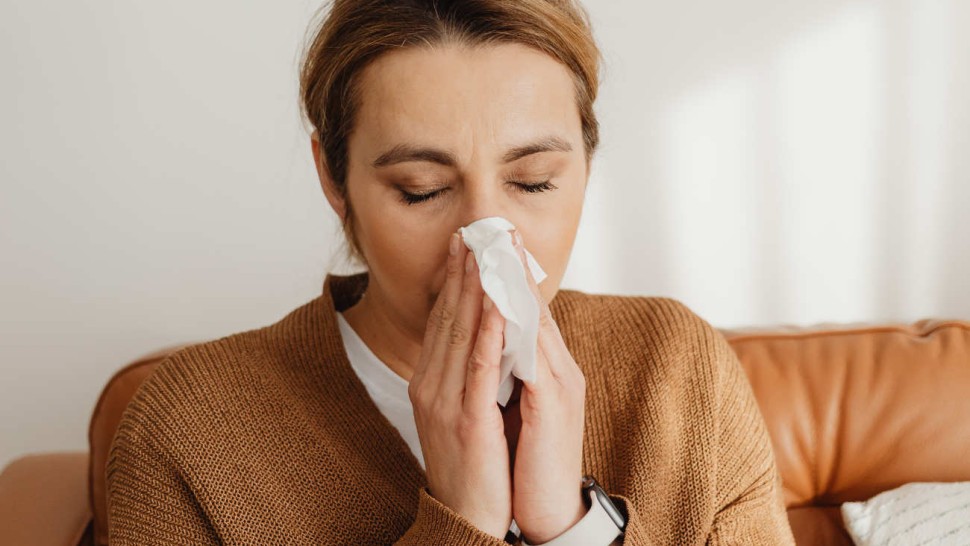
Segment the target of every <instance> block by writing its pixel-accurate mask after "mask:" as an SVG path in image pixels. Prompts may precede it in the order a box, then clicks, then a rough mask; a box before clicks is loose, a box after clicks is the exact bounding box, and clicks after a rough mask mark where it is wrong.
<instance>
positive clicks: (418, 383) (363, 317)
mask: <svg viewBox="0 0 970 546" xmlns="http://www.w3.org/2000/svg"><path fill="white" fill-rule="evenodd" d="M598 61H599V52H598V50H597V48H596V45H595V43H594V41H593V39H592V35H591V31H590V29H589V24H588V18H587V17H586V14H585V12H584V11H583V9H582V8H581V7H580V6H578V5H576V4H575V3H573V2H572V1H570V0H515V1H512V0H454V1H446V0H437V1H435V0H395V1H388V0H336V2H335V3H334V4H333V6H332V9H331V10H330V11H329V14H328V15H327V17H326V19H324V21H323V22H322V24H321V26H320V27H319V29H318V30H317V32H316V34H315V36H314V38H313V40H312V41H311V43H310V47H309V48H308V49H307V51H306V55H305V59H304V63H303V71H302V78H301V90H302V98H303V101H304V105H303V106H304V107H305V112H306V115H307V117H308V118H309V120H310V122H311V123H312V124H313V126H314V131H313V135H312V137H311V148H312V152H313V158H314V161H315V164H316V166H317V172H318V174H319V178H320V182H321V185H322V188H323V191H324V194H325V195H326V198H327V200H328V202H329V203H330V205H331V207H332V208H333V209H334V211H335V212H336V214H337V215H338V217H339V218H340V219H341V220H342V225H343V229H344V233H345V235H346V238H347V241H348V243H349V246H350V248H351V252H352V253H353V255H354V256H356V257H357V258H358V259H359V260H360V261H361V262H362V263H363V264H365V265H366V272H364V273H358V274H355V275H334V274H328V275H327V276H326V280H325V282H324V287H323V292H322V294H321V295H320V296H319V297H317V298H315V299H313V300H312V301H310V302H308V303H306V304H305V305H302V306H300V307H299V308H297V309H295V310H293V311H292V312H291V313H289V314H288V315H287V316H286V317H284V318H283V319H281V320H280V321H278V322H276V323H274V324H272V325H269V326H266V327H263V328H258V329H254V330H251V331H247V332H242V333H239V334H235V335H232V336H228V337H225V338H222V339H219V340H214V341H210V342H207V343H203V344H199V345H195V346H192V347H189V348H186V349H183V350H181V351H179V352H177V353H175V354H174V355H172V356H170V357H169V358H168V359H167V360H166V361H165V362H163V363H162V364H161V365H160V366H159V367H158V368H157V369H156V371H155V373H154V374H153V375H152V376H151V377H150V378H149V379H148V380H147V381H146V382H145V383H144V384H143V385H142V387H141V388H140V389H139V391H138V392H137V393H136V395H135V397H134V399H133V400H132V402H131V404H130V405H129V407H128V408H127V410H126V412H125V414H124V417H123V419H122V423H121V425H120V427H119V430H118V433H117V436H116V438H115V442H114V445H113V449H112V452H111V457H110V459H109V462H108V469H107V479H108V485H109V511H110V537H111V541H112V543H117V544H160V543H165V544H219V543H227V544H281V543H287V544H390V543H394V544H402V545H411V544H413V545H418V544H422V545H424V544H454V545H458V544H473V545H499V544H506V543H508V542H517V541H521V542H522V543H523V544H544V543H549V544H555V545H560V544H561V545H566V544H570V543H572V544H575V543H577V541H578V540H580V539H579V538H578V537H587V538H586V539H585V541H584V542H581V543H583V544H589V543H590V541H592V542H596V541H599V540H600V539H599V538H589V537H592V536H593V535H590V534H586V535H582V534H581V533H583V532H587V533H588V532H590V531H589V529H591V528H592V527H593V524H592V523H590V522H591V521H593V519H594V515H596V514H598V515H596V517H598V518H599V519H598V520H597V521H599V525H600V527H599V529H600V531H599V532H602V530H603V529H605V528H606V527H604V525H606V526H608V525H610V524H612V523H615V525H616V528H615V529H613V531H615V532H612V533H610V534H600V535H596V536H598V537H600V538H602V537H606V538H602V540H601V541H600V542H599V543H600V544H603V545H606V544H610V543H612V544H627V545H635V546H639V545H647V544H697V543H708V544H792V543H793V542H794V541H793V539H792V536H791V531H790V529H789V527H788V523H787V518H786V513H785V509H784V506H783V503H782V500H781V487H780V480H779V475H778V472H777V469H776V467H775V463H774V458H773V455H772V450H771V444H770V440H769V437H768V435H767V433H766V429H765V425H764V421H763V419H762V417H761V414H760V413H759V410H758V407H757V405H756V403H755V401H754V398H753V395H752V391H751V389H750V387H749V386H748V384H747V382H746V380H745V376H744V373H743V371H742V370H741V367H740V364H739V363H738V361H737V359H736V357H735V355H734V353H733V352H732V350H731V348H730V347H729V346H728V345H727V343H726V342H725V340H724V338H723V337H722V336H721V335H719V334H718V333H717V331H716V330H714V329H713V328H712V327H711V326H710V325H709V324H707V323H706V322H705V321H703V320H702V319H700V318H699V317H697V316H696V315H694V314H693V313H691V312H690V310H688V309H687V308H685V307H684V306H683V305H682V304H680V303H678V302H677V301H674V300H670V299H665V298H653V297H643V296H612V295H595V294H587V293H585V292H581V291H577V290H567V289H563V290H560V289H559V284H560V281H561V279H562V276H563V273H564V271H565V269H566V265H567V262H568V259H569V255H570V252H571V249H572V245H573V241H574V240H575V236H576V230H577V227H578V224H579V219H580V214H581V211H582V205H583V200H584V196H585V189H586V183H587V180H588V177H589V170H590V161H591V159H592V156H593V153H594V151H595V149H596V146H597V142H598V130H597V122H596V119H595V116H594V114H593V101H594V100H595V97H596V92H597V84H598V79H597V78H598V77H597V74H598ZM489 216H502V217H504V218H506V219H508V220H509V221H511V222H512V223H513V224H514V225H515V226H516V230H515V231H516V232H517V234H518V237H516V239H518V240H519V241H520V244H518V245H517V246H516V248H517V252H518V253H519V256H520V258H522V259H523V267H524V266H525V261H524V253H523V252H524V251H523V249H524V248H527V249H529V252H531V253H532V254H533V256H534V257H535V259H536V260H537V261H538V262H539V263H540V264H541V266H542V268H543V269H544V270H545V271H546V273H547V277H546V279H545V280H544V281H543V282H542V284H541V286H538V285H537V284H536V283H535V280H534V279H533V278H532V277H531V274H529V280H530V286H531V288H532V291H533V297H535V299H536V301H537V303H538V305H539V307H540V310H541V320H540V325H541V327H540V333H539V340H538V348H537V361H538V368H537V380H536V382H535V383H531V384H530V383H522V382H521V381H517V388H516V391H515V392H514V393H513V396H512V399H511V400H510V401H509V402H508V404H506V405H504V406H502V405H500V404H497V403H496V393H497V389H498V381H499V375H498V363H499V360H500V358H501V352H502V346H503V337H502V329H503V325H504V319H503V317H502V315H501V314H500V313H498V312H497V311H496V309H495V307H494V306H491V305H490V303H491V302H490V301H489V299H488V298H487V297H485V295H484V292H483V289H482V286H481V282H480V278H479V275H478V270H477V264H476V262H475V258H474V255H473V254H472V253H471V252H469V251H468V250H467V249H466V247H465V245H464V244H463V241H461V240H460V238H459V236H458V235H457V234H456V233H455V232H456V231H457V230H458V228H460V227H462V226H466V225H468V224H470V223H471V222H473V221H475V220H477V219H480V218H484V217H489ZM526 270H527V271H528V268H526ZM585 475H590V476H593V477H595V479H596V480H597V481H598V483H599V484H600V487H601V488H602V490H603V491H605V494H606V495H608V500H609V501H612V504H613V506H615V508H616V510H617V512H618V513H619V516H617V515H616V514H614V517H618V518H619V520H618V521H616V522H612V520H611V519H604V516H603V514H604V513H606V512H598V510H599V509H600V508H601V505H598V504H597V503H596V502H595V501H594V500H593V499H595V497H588V498H589V500H587V496H586V495H584V490H583V489H581V488H580V487H579V486H580V481H581V478H582V477H583V476H585ZM607 504H608V503H607ZM594 512H596V514H594ZM603 522H606V523H605V524H604V523H603ZM611 522H612V523H611ZM580 529H585V530H584V531H580Z"/></svg>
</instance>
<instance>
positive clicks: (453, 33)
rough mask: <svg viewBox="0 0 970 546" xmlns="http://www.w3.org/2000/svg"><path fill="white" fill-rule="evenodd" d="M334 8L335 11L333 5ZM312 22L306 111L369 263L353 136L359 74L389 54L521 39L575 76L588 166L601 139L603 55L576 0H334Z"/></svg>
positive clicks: (356, 253) (351, 236)
mask: <svg viewBox="0 0 970 546" xmlns="http://www.w3.org/2000/svg"><path fill="white" fill-rule="evenodd" d="M327 8H329V9H327ZM318 13H326V16H325V17H324V18H323V19H322V20H321V21H320V22H319V23H318V24H317V25H313V26H311V30H313V31H314V32H313V38H312V40H309V41H308V42H307V45H306V47H305V49H304V51H303V55H302V59H301V69H300V97H301V101H302V113H303V115H304V116H305V117H306V120H308V121H309V123H310V124H311V125H312V126H313V128H314V129H315V130H316V132H317V135H318V137H319V139H320V147H321V152H322V155H323V160H322V163H324V165H323V168H324V169H326V171H327V173H328V174H329V176H330V178H331V179H332V180H333V183H334V186H335V189H336V191H337V192H338V193H339V194H340V195H341V196H342V197H343V199H344V202H345V203H346V207H347V209H346V214H345V215H344V218H342V219H341V222H342V226H343V231H344V236H345V238H346V241H347V243H348V246H349V249H350V256H351V258H356V259H358V260H359V261H360V262H361V263H363V264H366V260H365V259H364V256H363V254H362V252H361V251H360V247H359V243H358V240H357V238H356V235H355V231H354V229H353V217H354V214H353V209H352V206H351V203H350V201H349V199H347V180H346V178H347V162H348V150H347V139H348V137H349V135H350V134H351V131H352V129H353V127H354V120H355V116H356V113H357V111H358V110H359V108H360V96H361V95H360V89H359V87H358V81H357V76H358V74H360V72H361V71H362V69H363V68H364V67H366V66H367V65H368V64H369V63H370V62H372V61H374V60H375V59H376V58H378V57H379V56H381V55H382V54H383V53H386V52H389V51H394V50H400V49H403V48H409V47H421V46H424V47H428V46H433V45H438V44H442V43H457V44H461V45H467V46H479V45H488V44H496V43H518V44H522V45H526V46H530V47H533V48H535V49H537V50H539V51H542V52H544V53H546V54H548V55H550V56H552V57H553V58H555V59H557V60H558V61H559V62H561V63H562V64H563V65H565V66H566V67H567V68H568V69H569V70H570V71H571V72H572V74H573V81H574V85H575V90H576V102H577V106H578V108H579V115H580V120H581V122H582V130H583V146H584V149H585V154H586V161H587V164H588V163H589V161H590V160H591V159H592V157H593V153H594V152H595V151H596V148H597V146H598V144H599V124H598V122H597V120H596V115H595V113H594V111H593V103H594V102H595V100H596V93H597V89H598V87H599V79H600V78H599V69H600V62H601V54H600V51H599V49H598V48H597V46H596V43H595V41H594V39H593V35H592V30H591V26H590V23H589V15H588V14H587V13H586V11H585V10H584V9H583V7H582V6H581V5H580V4H579V3H578V1H576V0H330V1H329V2H326V3H325V4H324V5H323V6H321V9H320V11H319V12H318Z"/></svg>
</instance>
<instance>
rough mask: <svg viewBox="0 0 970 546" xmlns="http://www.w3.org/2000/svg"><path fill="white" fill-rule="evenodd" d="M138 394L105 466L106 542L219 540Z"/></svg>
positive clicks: (213, 542)
mask: <svg viewBox="0 0 970 546" xmlns="http://www.w3.org/2000/svg"><path fill="white" fill-rule="evenodd" d="M140 398H141V397H140V396H139V393H138V392H136V396H135V398H134V399H133V400H132V402H131V403H130V404H129V406H128V408H126V410H125V412H124V414H123V415H122V419H121V423H120V424H119V426H118V430H117V432H116V433H115V438H114V441H113V443H112V445H111V451H110V453H109V455H108V461H107V467H106V476H105V477H106V479H107V492H108V542H109V543H110V544H111V545H112V546H114V545H119V546H125V545H133V546H134V545H145V544H172V545H179V544H185V545H202V546H205V545H209V544H211V545H217V544H220V540H219V537H218V535H217V534H216V532H215V530H214V529H213V527H212V525H211V524H210V522H209V520H208V518H207V517H206V515H205V513H204V512H203V510H202V508H201V506H200V505H199V503H198V501H197V500H196V499H195V496H194V495H193V493H192V490H191V489H190V488H189V486H188V484H187V483H186V482H185V481H184V479H183V478H182V476H181V473H180V472H179V471H178V466H177V465H176V464H174V462H173V459H172V457H171V456H170V455H169V454H168V453H167V452H166V450H165V449H164V448H163V447H162V446H161V445H160V443H159V442H158V441H157V439H158V438H159V437H160V436H161V434H160V432H161V431H160V430H158V429H157V427H158V426H159V423H162V422H164V421H159V420H158V419H157V418H149V415H151V411H150V410H151V407H150V405H147V404H143V403H142V402H141V400H140Z"/></svg>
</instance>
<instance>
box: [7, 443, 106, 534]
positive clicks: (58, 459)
mask: <svg viewBox="0 0 970 546" xmlns="http://www.w3.org/2000/svg"><path fill="white" fill-rule="evenodd" d="M87 471H88V454H87V452H82V451H77V452H65V453H43V454H32V455H25V456H23V457H20V458H18V459H14V460H13V461H11V462H10V463H9V464H8V465H7V466H6V467H5V468H4V469H3V471H2V472H0V544H33V545H37V546H48V545H49V546H77V545H78V544H81V543H82V541H83V540H85V531H86V530H87V528H88V526H89V524H90V523H91V508H90V506H89V505H88V482H87Z"/></svg>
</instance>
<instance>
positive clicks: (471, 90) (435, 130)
mask: <svg viewBox="0 0 970 546" xmlns="http://www.w3.org/2000/svg"><path fill="white" fill-rule="evenodd" d="M360 82H361V90H362V104H361V108H360V111H359V115H358V118H357V120H356V125H355V127H354V130H353V133H352V134H351V136H350V139H349V143H348V149H349V152H348V153H349V163H348V171H347V172H348V174H347V189H348V193H349V199H350V202H351V203H352V204H353V210H354V214H355V216H354V220H355V222H354V226H355V229H356V231H357V238H358V241H359V242H360V246H361V250H362V252H363V254H364V256H365V258H366V259H367V262H368V265H369V271H370V275H369V277H370V282H369V285H368V288H367V294H368V299H372V296H371V294H372V293H374V292H375V291H376V292H377V294H375V295H376V297H377V298H379V300H380V301H381V302H382V303H383V305H384V306H390V309H385V311H389V312H390V313H391V314H392V315H394V316H395V317H396V318H397V319H401V320H404V321H405V322H406V323H407V325H408V329H412V328H413V330H414V331H415V332H423V327H424V325H425V324H426V321H427V317H428V315H429V313H430V311H431V309H432V307H433V306H434V303H435V300H436V299H437V296H438V292H439V290H440V289H441V287H442V285H443V284H444V280H445V269H444V267H445V263H446V261H447V256H448V237H449V236H450V235H451V233H453V232H455V231H456V230H457V229H458V228H459V227H461V226H465V225H468V224H470V223H472V222H473V221H475V220H478V219H480V218H484V217H487V216H502V217H505V218H506V219H508V220H509V221H510V222H512V223H513V224H514V225H515V226H516V227H517V228H518V230H519V232H520V233H521V235H522V238H523V242H524V245H525V248H526V249H528V250H529V252H531V253H532V254H533V256H535V258H536V260H537V261H538V262H539V264H540V265H541V266H542V268H543V269H544V270H545V272H546V274H547V275H548V277H547V278H546V279H545V280H544V281H543V282H542V283H540V284H539V286H540V289H541V292H542V296H543V298H544V299H545V300H546V301H547V302H548V301H549V300H551V299H552V298H553V296H555V294H556V292H557V291H558V289H559V284H560V281H561V280H562V276H563V274H564V272H565V269H566V265H567V262H568V260H569V255H570V252H571V249H572V246H573V242H574V241H575V236H576V230H577V227H578V225H579V219H580V214H581V212H582V205H583V200H584V196H585V188H586V182H587V179H588V176H589V170H588V165H587V162H586V159H585V152H584V149H583V138H582V136H583V135H582V126H581V122H580V117H579V111H578V107H577V104H576V97H575V91H574V85H573V79H572V77H571V74H570V72H569V70H568V69H567V68H566V67H565V66H563V65H562V64H560V63H559V62H558V61H556V60H555V59H553V58H552V57H549V56H547V55H545V54H543V53H541V52H538V51H536V50H533V49H530V48H528V47H525V46H521V45H517V44H502V45H492V46H486V47H483V48H478V49H467V48H462V47H459V46H442V47H440V48H435V49H417V48H412V49H405V50H401V51H395V52H392V53H388V54H385V55H383V56H382V57H380V58H379V59H377V60H376V61H375V62H374V63H372V64H371V65H369V66H368V67H367V68H366V69H365V70H364V72H363V73H362V74H361V80H360ZM313 149H314V155H315V157H316V159H317V166H318V172H319V173H320V174H321V181H322V183H323V185H324V191H325V193H326V195H327V198H328V200H329V201H330V204H331V206H332V207H333V208H334V210H335V211H336V212H337V214H339V215H343V213H344V204H343V202H342V201H341V199H340V197H339V196H338V195H337V194H336V193H335V192H334V191H333V188H332V185H331V184H330V182H329V180H328V179H327V178H326V174H325V171H323V170H321V169H320V165H321V163H320V161H321V158H320V150H319V146H318V143H317V142H316V141H314V142H313ZM545 181H548V185H547V186H546V185H543V186H540V187H539V188H535V189H534V190H541V191H532V192H530V191H527V190H526V189H523V188H522V187H521V186H520V185H519V184H523V185H525V184H527V185H536V184H542V183H543V182H545ZM405 192H406V193H408V194H413V195H415V196H416V197H413V198H411V200H412V201H415V202H413V203H408V202H407V200H408V197H407V196H406V195H405ZM427 194H433V195H431V197H430V198H429V199H427V200H424V201H420V202H419V199H421V197H420V196H421V195H427Z"/></svg>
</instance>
